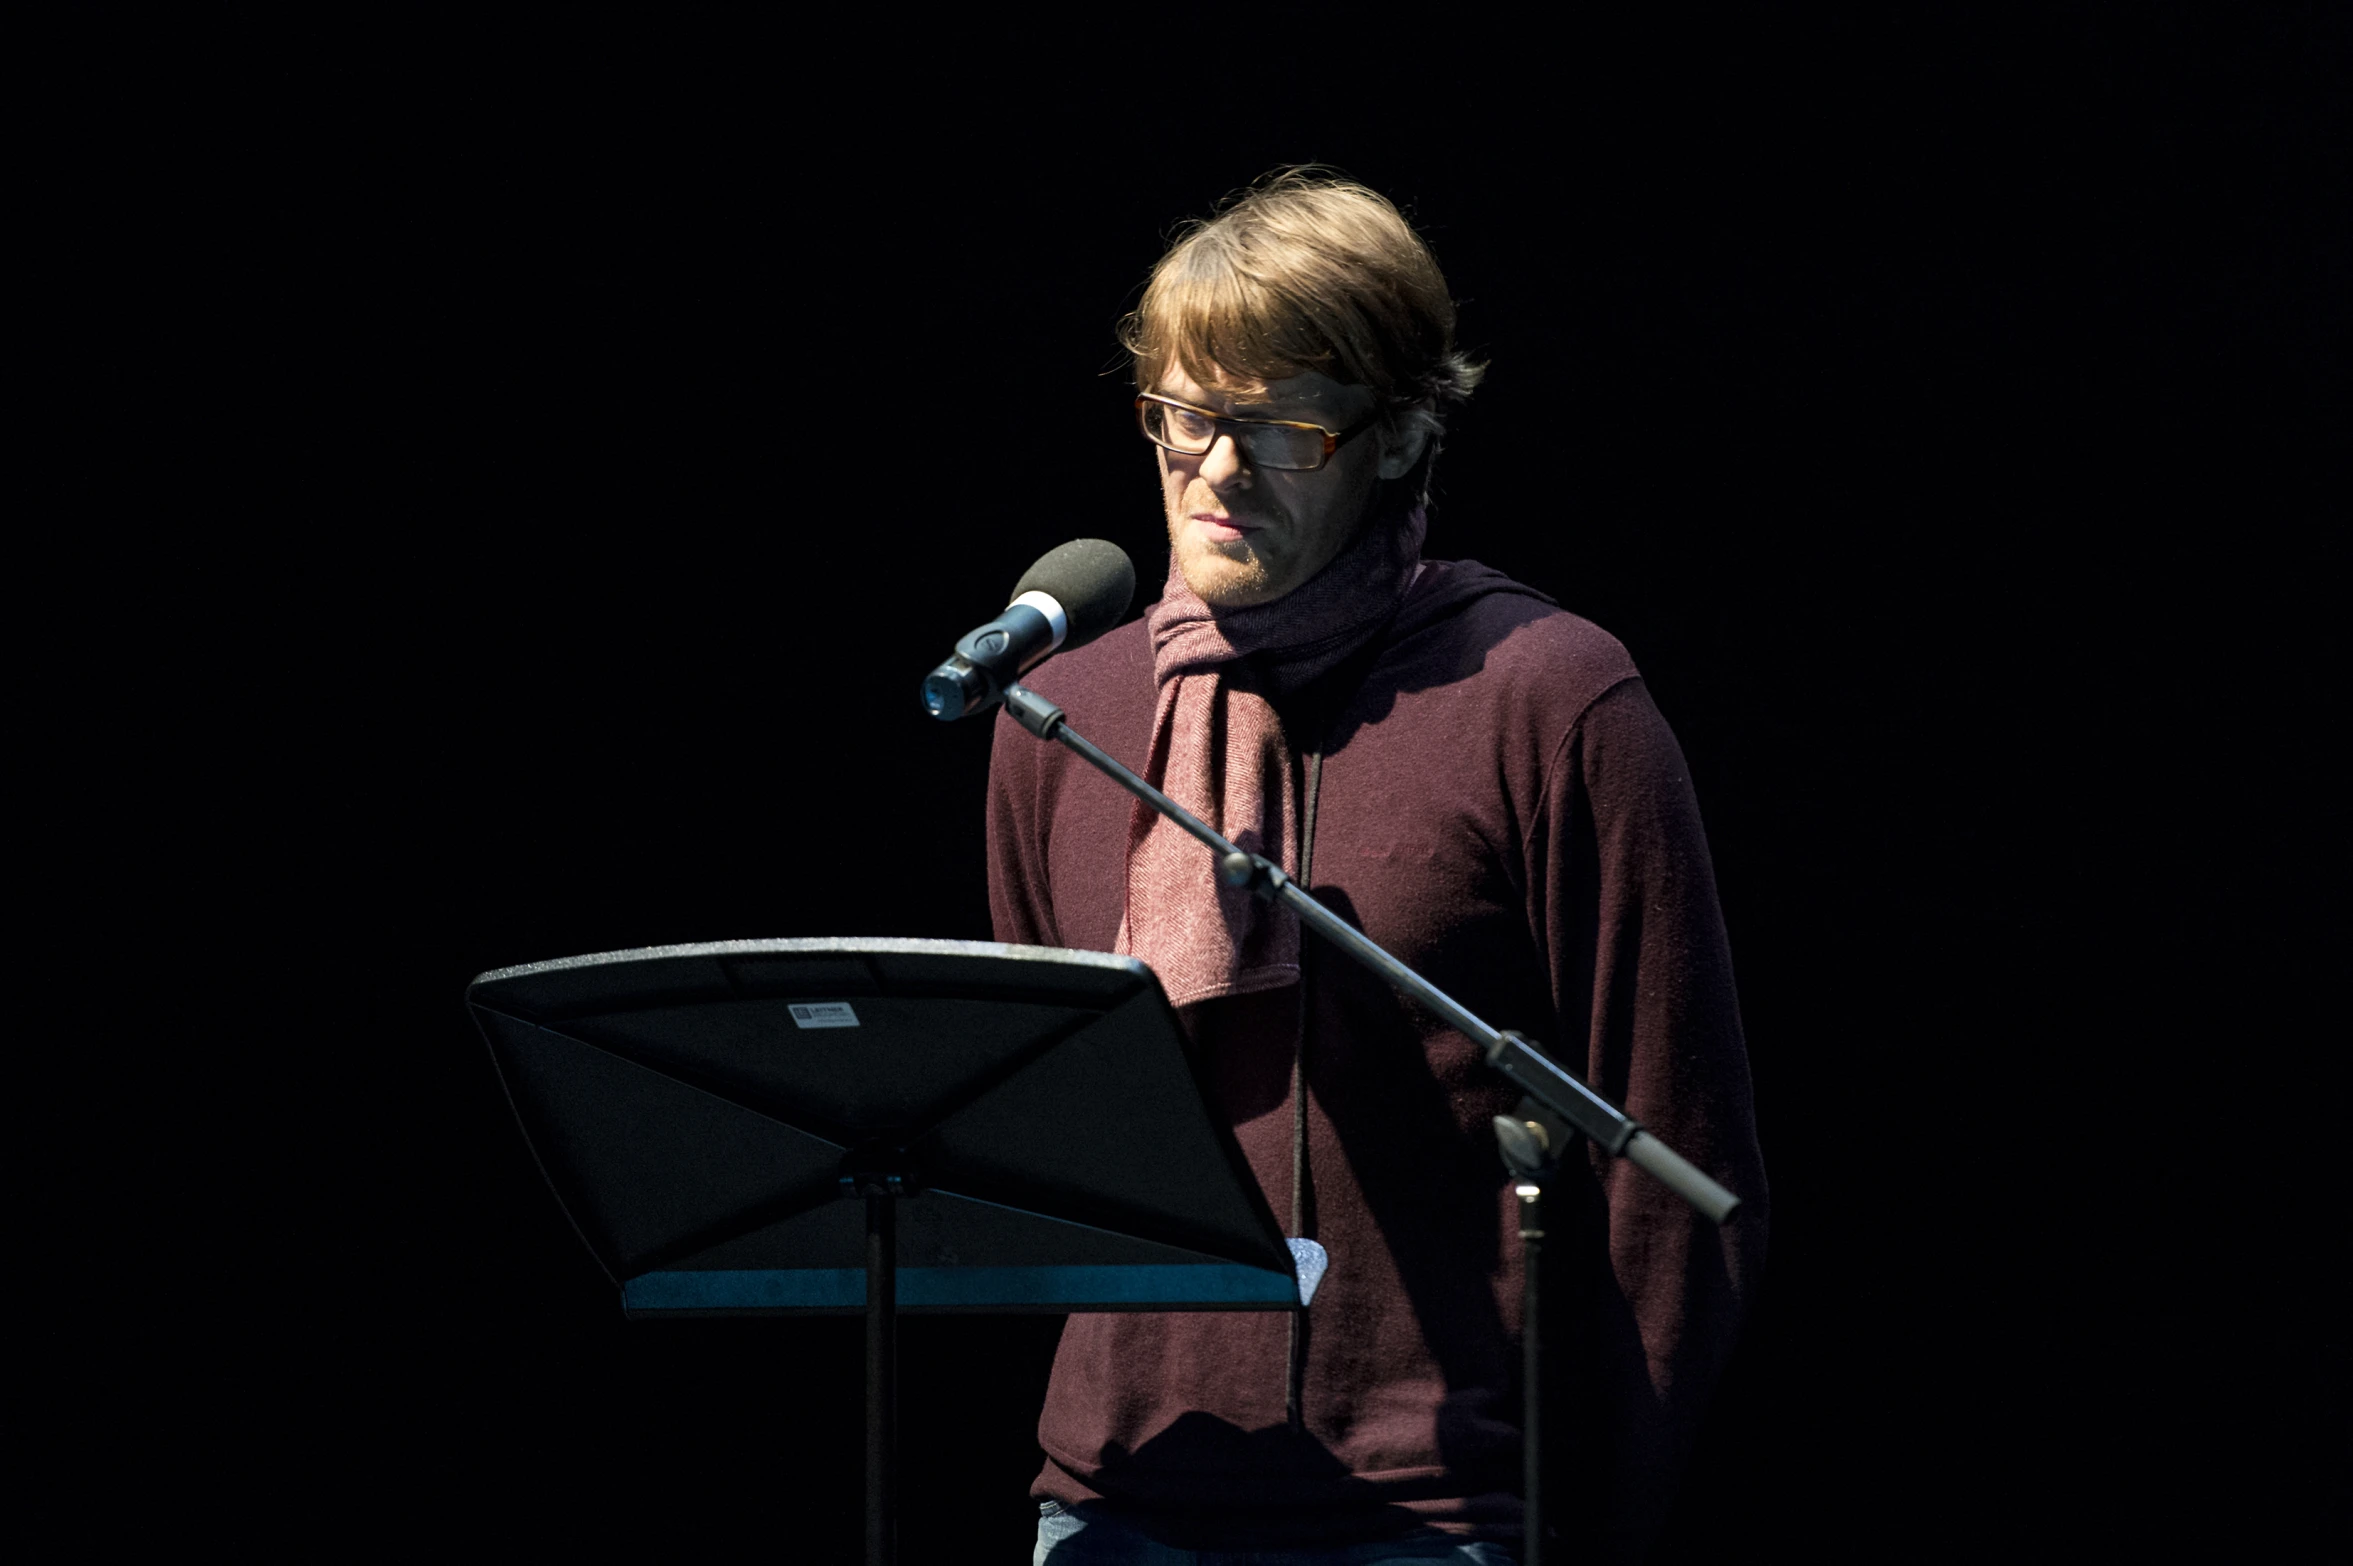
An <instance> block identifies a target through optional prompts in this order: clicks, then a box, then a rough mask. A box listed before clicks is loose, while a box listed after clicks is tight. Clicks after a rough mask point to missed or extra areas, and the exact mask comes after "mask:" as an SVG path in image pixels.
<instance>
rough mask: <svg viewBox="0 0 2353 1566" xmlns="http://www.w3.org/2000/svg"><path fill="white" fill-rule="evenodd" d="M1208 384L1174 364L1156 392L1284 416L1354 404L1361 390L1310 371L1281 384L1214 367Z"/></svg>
mask: <svg viewBox="0 0 2353 1566" xmlns="http://www.w3.org/2000/svg"><path fill="white" fill-rule="evenodd" d="M1208 375H1209V378H1208V379H1207V380H1206V381H1202V380H1196V379H1194V377H1193V375H1192V373H1191V372H1189V371H1187V370H1186V369H1185V368H1184V366H1182V365H1180V364H1176V363H1174V362H1171V363H1170V364H1168V365H1167V366H1166V367H1165V368H1163V369H1162V370H1161V372H1160V375H1159V378H1158V380H1157V382H1156V383H1155V384H1154V387H1153V390H1155V391H1157V392H1159V393H1160V394H1161V395H1162V396H1164V397H1174V398H1176V399H1177V400H1178V401H1179V402H1190V403H1195V404H1198V405H1199V406H1201V407H1204V408H1215V409H1218V410H1220V411H1222V412H1233V413H1261V414H1263V413H1277V414H1279V413H1281V412H1283V411H1285V410H1299V411H1329V410H1331V409H1334V408H1337V407H1339V406H1341V405H1343V404H1345V403H1347V402H1349V401H1351V400H1353V396H1352V394H1354V393H1356V392H1357V390H1358V388H1356V387H1353V386H1348V385H1344V384H1343V383H1341V382H1339V381H1335V380H1333V379H1332V378H1331V377H1330V376H1328V375H1323V374H1320V373H1318V372H1316V371H1313V370H1309V371H1305V372H1303V373H1301V374H1298V375H1289V376H1284V377H1282V378H1281V379H1279V380H1272V381H1268V380H1261V379H1259V378H1258V377H1256V376H1249V375H1229V374H1227V373H1225V372H1224V371H1222V370H1217V369H1215V368H1214V367H1211V368H1210V369H1209V371H1208Z"/></svg>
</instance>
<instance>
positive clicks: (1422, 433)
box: [1380, 419, 1430, 479]
mask: <svg viewBox="0 0 2353 1566" xmlns="http://www.w3.org/2000/svg"><path fill="white" fill-rule="evenodd" d="M1429 449H1430V427H1429V426H1428V425H1427V424H1424V423H1423V422H1422V421H1421V420H1419V419H1413V420H1410V421H1409V422H1408V423H1407V424H1406V425H1405V427H1404V428H1403V429H1401V430H1399V431H1398V432H1397V433H1396V434H1395V435H1394V436H1392V437H1389V438H1388V439H1385V440H1383V441H1382V442H1381V467H1380V474H1381V477H1383V478H1385V479H1401V478H1403V477H1405V475H1407V474H1408V473H1411V472H1412V471H1413V465H1414V464H1415V463H1417V462H1419V461H1421V460H1422V453H1423V452H1425V451H1427V450H1429Z"/></svg>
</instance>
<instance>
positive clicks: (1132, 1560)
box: [1030, 1501, 1517, 1566]
mask: <svg viewBox="0 0 2353 1566" xmlns="http://www.w3.org/2000/svg"><path fill="white" fill-rule="evenodd" d="M1516 1559H1517V1557H1516V1556H1515V1555H1514V1553H1513V1552H1512V1551H1511V1550H1510V1549H1508V1548H1506V1547H1505V1546H1503V1545H1500V1544H1477V1543H1471V1542H1466V1541H1464V1540H1461V1539H1457V1538H1455V1537H1454V1536H1453V1535H1452V1534H1446V1533H1440V1532H1439V1531H1438V1530H1437V1529H1435V1528H1429V1529H1424V1530H1423V1531H1421V1532H1419V1533H1414V1534H1408V1535H1407V1536H1406V1537H1404V1538H1402V1539H1385V1540H1383V1541H1382V1542H1380V1543H1379V1544H1339V1545H1330V1546H1327V1547H1324V1548H1320V1549H1319V1548H1315V1547H1312V1546H1311V1547H1309V1548H1307V1549H1301V1550H1180V1549H1178V1548H1176V1547H1175V1546H1174V1545H1168V1544H1162V1543H1160V1542H1159V1541H1158V1540H1156V1539H1154V1538H1152V1537H1151V1536H1150V1535H1149V1534H1147V1533H1145V1532H1144V1531H1143V1530H1142V1529H1140V1528H1138V1527H1136V1526H1135V1524H1133V1523H1131V1522H1129V1521H1127V1520H1126V1519H1125V1518H1124V1517H1122V1516H1121V1515H1120V1514H1119V1513H1117V1512H1115V1511H1113V1510H1111V1509H1110V1508H1109V1507H1105V1506H1101V1505H1099V1504H1097V1503H1095V1502H1093V1501H1088V1502H1085V1503H1082V1504H1081V1505H1078V1506H1073V1507H1064V1506H1061V1505H1059V1504H1057V1503H1056V1502H1053V1501H1044V1502H1041V1503H1039V1506H1038V1550H1037V1553H1036V1554H1035V1555H1033V1556H1031V1557H1030V1566H1512V1563H1513V1562H1514V1560H1516Z"/></svg>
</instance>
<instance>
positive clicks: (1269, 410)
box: [1159, 391, 1324, 428]
mask: <svg viewBox="0 0 2353 1566" xmlns="http://www.w3.org/2000/svg"><path fill="white" fill-rule="evenodd" d="M1159 395H1161V396H1163V397H1176V400H1177V401H1178V402H1181V403H1184V404H1186V405H1187V406H1188V407H1194V408H1207V407H1209V404H1207V403H1205V402H1194V401H1193V399H1192V398H1190V397H1177V394H1176V393H1175V392H1172V391H1163V392H1161V393H1160V394H1159ZM1210 411H1211V412H1213V413H1214V412H1216V411H1217V410H1216V409H1214V408H1211V409H1210ZM1227 416H1228V417H1231V418H1242V419H1246V418H1251V417H1257V418H1261V419H1272V420H1274V421H1275V422H1276V423H1278V424H1313V425H1316V426H1317V427H1318V428H1322V427H1324V421H1323V416H1322V415H1321V414H1320V413H1318V412H1317V411H1316V410H1315V409H1313V408H1310V409H1308V410H1307V411H1305V412H1303V413H1285V412H1284V411H1283V405H1282V404H1281V403H1279V402H1237V403H1234V404H1232V405H1231V406H1230V407H1229V409H1228V410H1227Z"/></svg>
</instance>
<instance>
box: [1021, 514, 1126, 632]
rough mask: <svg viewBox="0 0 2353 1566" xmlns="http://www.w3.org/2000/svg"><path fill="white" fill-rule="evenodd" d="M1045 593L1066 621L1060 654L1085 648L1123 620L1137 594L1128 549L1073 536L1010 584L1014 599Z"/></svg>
mask: <svg viewBox="0 0 2353 1566" xmlns="http://www.w3.org/2000/svg"><path fill="white" fill-rule="evenodd" d="M1023 593H1044V594H1046V595H1047V596H1048V597H1050V598H1052V599H1053V600H1054V601H1055V602H1056V603H1058V604H1060V605H1061V606H1062V613H1063V614H1064V615H1065V616H1066V617H1067V618H1068V619H1069V621H1070V634H1069V635H1068V636H1066V637H1064V638H1063V641H1062V648H1061V650H1062V651H1063V652H1069V651H1070V650H1071V649H1072V648H1074V647H1083V646H1085V645H1086V644H1087V643H1088V642H1091V641H1093V640H1094V639H1095V638H1096V637H1098V636H1101V635H1102V634H1103V633H1104V632H1105V631H1108V630H1110V629H1111V628H1112V627H1113V626H1115V625H1117V624H1119V622H1120V621H1122V620H1124V619H1126V618H1127V606H1128V605H1129V604H1130V603H1132V602H1134V600H1135V596H1136V568H1135V567H1134V566H1132V565H1130V564H1129V563H1128V558H1127V551H1126V550H1124V549H1122V548H1120V547H1119V546H1118V545H1117V544H1114V543H1112V542H1110V541H1109V540H1107V539H1101V538H1074V539H1072V540H1071V541H1070V542H1069V543H1067V544H1057V545H1056V546H1055V547H1054V548H1052V549H1049V550H1047V551H1046V552H1045V553H1044V554H1042V555H1040V556H1039V557H1038V563H1037V564H1036V565H1034V566H1031V567H1030V568H1029V570H1028V571H1027V572H1025V573H1024V574H1023V576H1022V578H1021V580H1020V581H1019V582H1017V583H1015V584H1014V587H1013V597H1015V598H1019V597H1020V596H1021V595H1022V594H1023Z"/></svg>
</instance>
